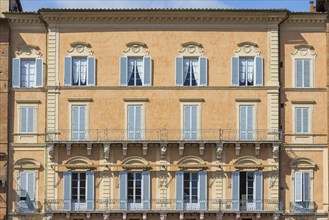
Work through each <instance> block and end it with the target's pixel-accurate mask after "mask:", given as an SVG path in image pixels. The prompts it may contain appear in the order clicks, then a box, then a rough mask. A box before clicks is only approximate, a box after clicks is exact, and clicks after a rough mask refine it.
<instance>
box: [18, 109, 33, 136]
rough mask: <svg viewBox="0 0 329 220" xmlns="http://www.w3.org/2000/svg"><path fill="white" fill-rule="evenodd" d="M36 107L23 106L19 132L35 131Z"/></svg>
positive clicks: (20, 114)
mask: <svg viewBox="0 0 329 220" xmlns="http://www.w3.org/2000/svg"><path fill="white" fill-rule="evenodd" d="M34 117H35V107H32V106H22V107H20V111H19V132H20V133H33V132H35V128H34Z"/></svg>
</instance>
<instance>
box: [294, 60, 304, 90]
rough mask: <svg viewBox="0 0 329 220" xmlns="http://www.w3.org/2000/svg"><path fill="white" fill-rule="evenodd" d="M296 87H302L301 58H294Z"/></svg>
mask: <svg viewBox="0 0 329 220" xmlns="http://www.w3.org/2000/svg"><path fill="white" fill-rule="evenodd" d="M295 72H296V87H303V60H300V59H298V60H295Z"/></svg>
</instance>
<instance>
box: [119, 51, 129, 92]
mask: <svg viewBox="0 0 329 220" xmlns="http://www.w3.org/2000/svg"><path fill="white" fill-rule="evenodd" d="M127 77H128V57H125V56H123V57H121V58H120V86H126V85H127V82H128V79H127Z"/></svg>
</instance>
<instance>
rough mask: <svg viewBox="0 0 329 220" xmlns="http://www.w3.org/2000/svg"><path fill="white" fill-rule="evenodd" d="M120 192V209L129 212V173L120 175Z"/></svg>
mask: <svg viewBox="0 0 329 220" xmlns="http://www.w3.org/2000/svg"><path fill="white" fill-rule="evenodd" d="M119 181H120V183H119V191H120V209H121V210H127V208H128V207H127V199H128V194H127V181H128V172H126V171H124V172H120V173H119Z"/></svg>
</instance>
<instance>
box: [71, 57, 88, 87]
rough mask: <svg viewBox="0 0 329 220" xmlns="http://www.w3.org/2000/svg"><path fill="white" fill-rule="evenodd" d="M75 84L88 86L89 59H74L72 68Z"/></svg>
mask: <svg viewBox="0 0 329 220" xmlns="http://www.w3.org/2000/svg"><path fill="white" fill-rule="evenodd" d="M72 70H73V71H72V75H73V84H74V85H86V81H87V59H86V58H75V59H73V67H72Z"/></svg>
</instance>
